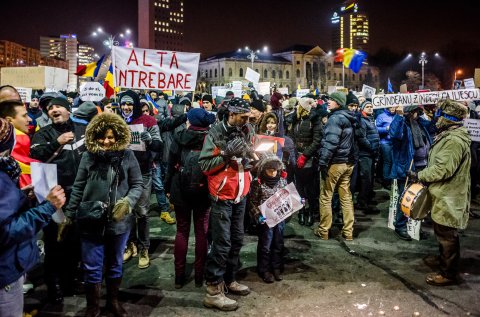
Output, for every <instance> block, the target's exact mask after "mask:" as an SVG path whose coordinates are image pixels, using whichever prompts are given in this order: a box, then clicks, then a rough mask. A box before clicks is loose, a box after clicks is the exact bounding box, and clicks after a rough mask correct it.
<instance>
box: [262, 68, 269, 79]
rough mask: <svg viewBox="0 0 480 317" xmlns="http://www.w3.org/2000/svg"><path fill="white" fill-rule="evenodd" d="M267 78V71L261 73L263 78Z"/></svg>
mask: <svg viewBox="0 0 480 317" xmlns="http://www.w3.org/2000/svg"><path fill="white" fill-rule="evenodd" d="M267 77H268V71H267V70H266V69H265V70H264V71H263V78H267Z"/></svg>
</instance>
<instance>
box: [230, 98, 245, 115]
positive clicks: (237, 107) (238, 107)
mask: <svg viewBox="0 0 480 317" xmlns="http://www.w3.org/2000/svg"><path fill="white" fill-rule="evenodd" d="M227 108H228V111H229V112H233V113H247V112H250V104H249V103H248V101H246V100H243V99H242V98H238V97H235V98H233V99H232V100H230V101H229V102H228V106H227Z"/></svg>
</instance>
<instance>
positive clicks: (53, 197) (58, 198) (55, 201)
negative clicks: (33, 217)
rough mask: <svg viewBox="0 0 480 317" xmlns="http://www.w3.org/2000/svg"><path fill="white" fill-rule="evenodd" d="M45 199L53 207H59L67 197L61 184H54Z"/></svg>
mask: <svg viewBox="0 0 480 317" xmlns="http://www.w3.org/2000/svg"><path fill="white" fill-rule="evenodd" d="M46 199H47V200H48V201H49V202H50V203H51V204H52V205H53V206H54V207H55V209H60V208H62V207H63V205H65V201H66V199H67V198H66V196H65V191H64V190H63V188H62V186H60V185H56V186H55V187H53V188H52V189H51V190H50V192H49V193H48V195H47V198H46Z"/></svg>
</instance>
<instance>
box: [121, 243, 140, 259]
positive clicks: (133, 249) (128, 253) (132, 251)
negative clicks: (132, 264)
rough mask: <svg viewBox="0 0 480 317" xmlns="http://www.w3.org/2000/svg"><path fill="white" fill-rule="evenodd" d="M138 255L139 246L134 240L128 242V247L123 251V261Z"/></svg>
mask: <svg viewBox="0 0 480 317" xmlns="http://www.w3.org/2000/svg"><path fill="white" fill-rule="evenodd" d="M135 256H137V246H136V245H135V243H133V242H129V243H128V244H127V248H126V249H125V252H124V253H123V263H125V262H127V261H128V260H130V259H131V258H132V257H135Z"/></svg>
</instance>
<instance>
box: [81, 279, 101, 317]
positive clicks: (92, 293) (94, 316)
mask: <svg viewBox="0 0 480 317" xmlns="http://www.w3.org/2000/svg"><path fill="white" fill-rule="evenodd" d="M101 288H102V284H101V283H98V284H90V283H87V284H85V295H86V297H87V311H86V312H85V317H98V316H100V289H101Z"/></svg>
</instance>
